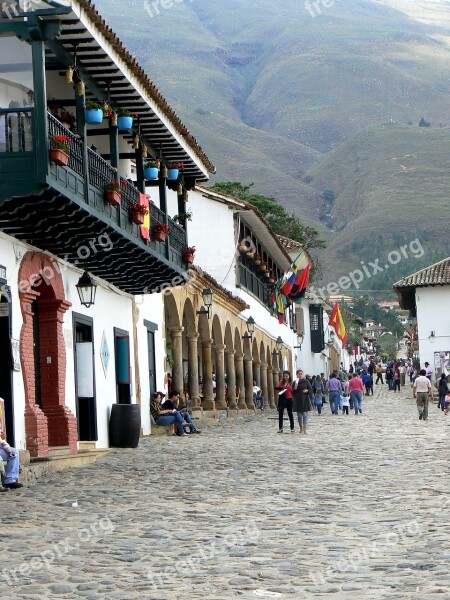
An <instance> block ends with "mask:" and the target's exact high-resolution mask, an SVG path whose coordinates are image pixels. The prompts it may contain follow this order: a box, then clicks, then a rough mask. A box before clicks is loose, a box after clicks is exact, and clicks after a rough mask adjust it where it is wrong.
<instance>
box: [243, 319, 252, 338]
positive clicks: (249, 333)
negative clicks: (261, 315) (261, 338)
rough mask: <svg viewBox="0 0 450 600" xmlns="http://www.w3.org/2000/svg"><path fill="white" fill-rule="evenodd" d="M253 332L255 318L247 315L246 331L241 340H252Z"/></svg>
mask: <svg viewBox="0 0 450 600" xmlns="http://www.w3.org/2000/svg"><path fill="white" fill-rule="evenodd" d="M254 333H255V319H254V318H253V317H249V318H248V319H247V332H246V333H245V334H244V335H243V336H242V339H243V340H249V341H251V340H253V334H254Z"/></svg>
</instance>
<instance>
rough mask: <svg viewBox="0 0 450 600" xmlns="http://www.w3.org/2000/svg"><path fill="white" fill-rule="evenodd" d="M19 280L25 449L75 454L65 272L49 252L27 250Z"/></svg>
mask: <svg viewBox="0 0 450 600" xmlns="http://www.w3.org/2000/svg"><path fill="white" fill-rule="evenodd" d="M18 284H19V300H20V309H21V312H22V319H23V322H22V328H21V332H20V361H21V365H22V373H23V381H24V388H25V430H26V445H27V449H28V450H29V452H30V455H31V456H47V455H48V448H49V446H68V447H69V449H70V452H72V453H75V452H77V438H78V434H77V419H76V417H75V415H73V414H72V412H71V411H70V410H69V408H67V407H66V406H65V383H66V345H65V341H64V335H63V328H62V324H63V321H64V314H65V312H66V311H67V310H68V308H69V307H70V306H71V303H70V302H68V301H67V300H66V299H65V294H64V282H63V279H62V276H61V271H60V269H59V266H58V264H57V262H56V261H55V260H52V259H51V258H50V257H49V256H48V255H46V254H44V253H42V252H27V253H26V254H25V256H24V257H23V259H22V262H21V265H20V268H19V275H18ZM35 344H37V350H38V352H37V356H36V354H35ZM37 357H38V364H36V358H37ZM37 369H39V377H38V378H37V377H36V374H37ZM37 382H39V383H40V388H39V389H37V388H36V383H37ZM37 401H38V402H40V406H38V404H37Z"/></svg>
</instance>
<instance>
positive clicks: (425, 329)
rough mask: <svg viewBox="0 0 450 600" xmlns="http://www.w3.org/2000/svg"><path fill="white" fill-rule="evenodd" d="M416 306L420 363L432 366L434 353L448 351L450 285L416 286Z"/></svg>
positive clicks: (449, 335)
mask: <svg viewBox="0 0 450 600" xmlns="http://www.w3.org/2000/svg"><path fill="white" fill-rule="evenodd" d="M416 306H417V327H418V336H419V353H420V364H421V366H422V367H423V365H424V362H429V363H430V365H431V366H432V367H433V368H434V353H435V352H450V311H449V310H448V307H449V306H450V286H448V285H447V286H442V287H440V286H439V287H438V286H436V287H426V288H417V289H416ZM432 331H434V333H435V337H431V336H430V333H431V332H432Z"/></svg>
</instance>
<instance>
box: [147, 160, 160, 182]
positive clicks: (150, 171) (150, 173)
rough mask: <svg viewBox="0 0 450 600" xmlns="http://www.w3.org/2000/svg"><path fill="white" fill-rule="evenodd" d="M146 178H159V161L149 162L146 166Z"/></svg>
mask: <svg viewBox="0 0 450 600" xmlns="http://www.w3.org/2000/svg"><path fill="white" fill-rule="evenodd" d="M144 177H145V179H158V177H159V160H158V159H157V158H152V159H151V160H147V161H146V162H145V165H144Z"/></svg>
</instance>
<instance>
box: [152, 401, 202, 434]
mask: <svg viewBox="0 0 450 600" xmlns="http://www.w3.org/2000/svg"><path fill="white" fill-rule="evenodd" d="M162 396H163V394H162V393H161V392H156V393H155V394H153V398H152V401H151V403H150V412H151V414H152V417H153V418H154V419H155V423H156V424H157V425H172V424H174V423H176V425H177V435H180V436H184V435H187V434H186V432H185V430H184V425H189V429H190V433H201V431H200V429H197V427H196V426H195V425H194V424H193V423H192V420H191V417H190V415H189V413H187V412H180V411H179V410H177V407H178V404H179V401H180V392H178V391H177V390H172V391H171V392H170V394H169V399H168V400H166V401H165V402H164V405H163V406H161V398H162Z"/></svg>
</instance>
